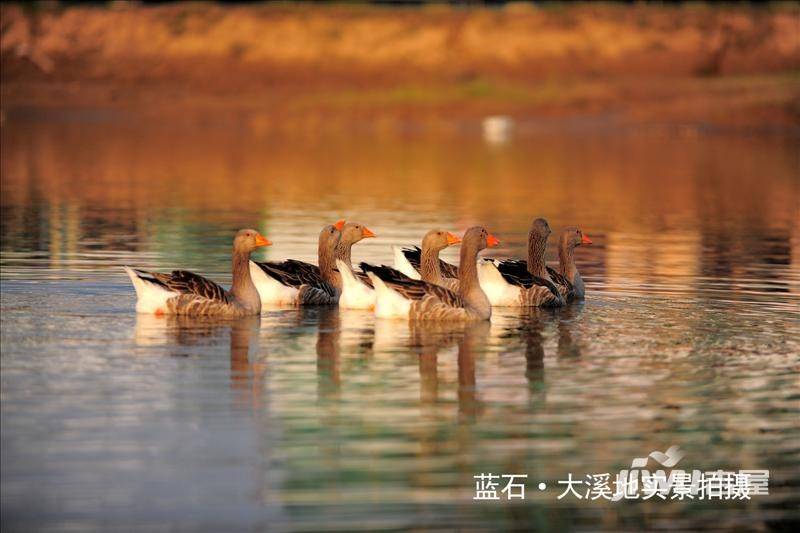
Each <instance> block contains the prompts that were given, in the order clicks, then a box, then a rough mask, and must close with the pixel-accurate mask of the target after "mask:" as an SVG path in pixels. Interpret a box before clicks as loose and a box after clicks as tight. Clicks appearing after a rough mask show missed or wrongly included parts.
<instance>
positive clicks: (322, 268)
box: [250, 220, 344, 306]
mask: <svg viewBox="0 0 800 533" xmlns="http://www.w3.org/2000/svg"><path fill="white" fill-rule="evenodd" d="M342 225H344V221H343V220H341V221H339V222H337V223H336V224H333V225H328V226H325V227H324V228H322V231H320V234H319V240H318V250H317V256H318V260H319V266H317V265H312V264H311V263H306V262H304V261H297V260H295V259H288V260H286V261H280V262H276V261H268V262H265V263H257V262H254V261H251V262H250V275H251V276H252V278H253V283H254V284H255V286H256V289H258V294H259V296H260V298H261V303H262V305H266V306H295V305H330V304H335V303H336V302H337V301H338V300H339V293H340V290H341V283H340V282H339V277H338V273H337V272H335V270H334V264H333V261H334V257H335V250H336V246H337V245H338V244H339V240H340V239H341V236H342V233H341V226H342Z"/></svg>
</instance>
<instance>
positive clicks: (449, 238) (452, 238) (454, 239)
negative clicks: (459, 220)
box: [447, 231, 461, 246]
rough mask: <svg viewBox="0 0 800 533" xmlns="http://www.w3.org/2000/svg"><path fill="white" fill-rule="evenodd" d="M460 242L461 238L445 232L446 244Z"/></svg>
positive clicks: (450, 244)
mask: <svg viewBox="0 0 800 533" xmlns="http://www.w3.org/2000/svg"><path fill="white" fill-rule="evenodd" d="M460 242H461V239H460V238H458V237H456V236H455V235H453V234H452V233H450V232H449V231H448V232H447V246H452V245H454V244H458V243H460Z"/></svg>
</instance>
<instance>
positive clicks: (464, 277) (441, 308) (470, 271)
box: [361, 226, 498, 322]
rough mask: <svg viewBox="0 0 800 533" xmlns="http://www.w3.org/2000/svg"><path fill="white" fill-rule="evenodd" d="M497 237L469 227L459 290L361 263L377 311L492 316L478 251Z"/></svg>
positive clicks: (453, 317) (441, 317) (418, 316)
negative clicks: (480, 276) (479, 272)
mask: <svg viewBox="0 0 800 533" xmlns="http://www.w3.org/2000/svg"><path fill="white" fill-rule="evenodd" d="M497 242H498V241H497V239H495V238H494V237H493V236H492V235H489V233H488V232H487V231H486V230H485V229H484V228H481V227H478V226H476V227H473V228H470V229H469V230H468V231H467V233H466V234H465V236H464V240H463V243H464V244H463V246H462V248H461V263H460V264H461V268H460V269H459V274H460V285H459V291H458V292H454V291H451V290H449V289H447V288H445V287H442V286H441V285H437V284H435V283H430V282H427V281H424V280H415V279H411V278H409V277H408V276H406V275H404V274H402V273H401V272H399V271H398V270H395V269H392V268H389V267H385V266H380V267H376V266H372V265H368V264H366V263H361V268H362V270H364V272H366V273H367V275H368V276H369V278H370V279H371V280H372V283H373V285H374V287H375V293H376V302H375V315H376V316H378V317H380V318H403V319H406V320H431V321H462V322H465V321H476V320H489V319H490V318H491V316H492V308H491V305H490V303H489V300H488V299H487V298H486V295H485V294H484V292H483V290H481V287H480V285H479V284H478V278H477V272H476V269H477V265H476V260H477V255H478V252H480V251H481V250H482V249H484V248H486V247H487V246H494V245H496V244H497Z"/></svg>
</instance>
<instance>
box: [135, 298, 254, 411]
mask: <svg viewBox="0 0 800 533" xmlns="http://www.w3.org/2000/svg"><path fill="white" fill-rule="evenodd" d="M260 327H261V318H260V317H259V316H247V317H242V318H237V319H220V318H214V317H190V316H184V315H168V316H154V315H148V314H137V315H136V326H135V330H134V340H135V343H136V345H137V346H142V347H149V348H150V347H154V346H164V347H165V348H166V354H167V355H169V356H172V357H190V356H193V355H197V356H200V355H204V354H207V353H208V351H209V348H213V347H217V348H218V347H220V346H226V347H227V348H226V349H224V351H226V352H228V353H229V355H230V383H231V389H233V390H235V391H238V392H239V401H240V402H241V403H242V404H245V405H248V406H252V407H253V408H257V407H259V406H260V405H261V398H262V396H263V394H262V393H263V386H264V385H263V381H264V380H263V377H264V374H265V373H266V371H267V365H266V362H265V360H264V359H263V358H262V357H261V356H260V355H259V353H258V352H259V350H258V336H259V331H260ZM226 341H227V342H226Z"/></svg>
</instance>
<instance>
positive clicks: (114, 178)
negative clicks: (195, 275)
mask: <svg viewBox="0 0 800 533" xmlns="http://www.w3.org/2000/svg"><path fill="white" fill-rule="evenodd" d="M2 128H3V130H2V154H3V156H2V198H1V199H0V202H1V203H2V225H1V227H0V236H1V237H2V244H0V246H1V248H2V256H1V257H0V263H1V264H2V309H1V310H2V313H1V314H0V324H1V325H2V358H0V364H1V365H2V378H1V379H2V425H3V431H2V509H3V521H4V526H5V525H6V524H10V526H9V527H12V528H15V529H41V528H45V527H48V528H57V529H58V528H60V529H66V528H69V527H72V528H78V529H81V530H93V529H94V530H97V529H103V530H105V529H109V526H114V527H118V526H119V525H121V524H125V527H131V526H139V527H141V528H144V527H151V528H164V527H173V528H184V529H193V528H197V527H199V526H200V525H206V526H207V525H208V524H215V525H216V526H218V528H219V529H224V530H241V529H264V528H266V527H291V528H294V529H308V530H319V529H322V528H328V527H336V528H339V529H357V528H361V529H363V528H368V529H375V528H434V527H453V526H461V527H465V528H468V527H472V528H489V527H496V528H503V529H510V528H522V527H530V526H532V525H533V526H534V527H535V526H538V527H541V528H578V529H586V528H591V529H597V528H598V524H600V526H599V527H602V528H605V529H638V528H658V527H666V526H667V525H671V526H673V527H682V528H684V529H702V528H718V527H726V526H731V525H733V524H736V525H737V526H740V527H741V526H742V524H744V527H749V528H762V527H764V526H772V525H775V524H776V523H778V522H781V521H788V520H790V519H797V518H800V517H799V516H798V514H797V508H796V505H794V504H793V503H792V502H794V501H796V500H797V498H798V491H797V487H798V485H800V455H799V454H798V451H797V446H796V443H797V441H798V438H800V429H798V424H797V411H798V405H797V398H798V397H800V386H799V385H798V371H799V370H800V360H798V353H800V340H799V339H800V337H799V336H798V334H800V312H798V309H800V306H799V305H798V301H800V298H799V296H800V202H799V201H798V198H800V180H799V179H798V176H800V172H798V170H800V164H799V160H798V157H799V156H798V150H797V143H796V139H783V138H769V139H762V138H741V137H736V138H729V137H693V138H691V139H682V138H665V137H663V136H651V135H630V134H625V135H622V134H615V133H613V132H610V134H609V135H606V136H602V137H600V136H591V135H588V136H583V137H573V138H564V137H562V138H552V137H547V136H543V135H541V136H535V137H526V136H525V134H524V124H522V125H521V131H520V135H518V136H517V137H515V139H514V140H513V141H512V142H509V143H507V144H504V145H502V146H488V145H485V144H482V141H481V139H480V137H479V135H474V136H473V135H471V134H470V133H469V132H465V133H463V134H454V135H452V136H449V137H444V138H423V137H419V136H417V135H416V134H415V133H414V131H413V128H410V129H409V132H408V134H407V135H406V136H404V137H402V138H392V137H377V138H366V137H364V138H361V137H359V135H358V134H357V133H356V134H354V135H353V136H352V137H347V138H344V137H336V138H296V137H294V138H293V137H272V136H265V135H262V134H259V133H258V132H255V133H253V132H251V131H249V130H247V129H246V128H228V129H225V128H217V127H213V126H209V127H208V128H205V129H196V128H195V129H191V128H186V127H181V126H179V125H153V124H145V123H119V122H115V121H114V120H112V119H109V118H103V117H102V116H101V117H100V118H97V117H94V120H92V121H88V120H79V119H75V117H72V118H70V119H68V120H67V119H65V120H63V121H61V122H49V123H43V122H36V121H34V120H22V119H20V118H19V117H16V116H14V115H12V116H10V117H9V118H8V120H6V122H5V123H4V124H3V126H2ZM534 215H541V216H546V217H547V218H548V219H549V220H550V224H551V226H553V227H554V228H556V229H557V228H560V227H561V226H563V225H566V224H573V223H577V224H579V225H580V226H581V227H582V228H583V229H584V231H585V232H586V233H587V234H589V235H590V236H591V237H592V239H593V241H594V242H595V243H596V245H593V246H591V247H582V248H580V249H579V250H578V251H577V253H576V260H577V262H578V265H579V268H580V269H581V272H582V273H584V278H585V279H586V281H587V294H588V298H587V301H586V302H585V303H578V304H573V305H571V306H568V307H565V308H563V309H558V310H526V311H519V310H510V309H506V310H502V309H500V310H496V311H495V316H493V319H492V323H491V324H477V325H469V326H464V325H460V326H454V325H449V326H444V325H430V324H418V325H408V324H405V323H403V322H398V321H387V320H376V319H374V318H373V316H372V315H371V314H370V313H367V312H362V311H345V310H342V311H340V310H338V309H335V308H333V309H330V308H320V309H285V310H280V309H269V310H266V311H265V312H264V314H263V315H262V316H261V317H260V318H249V319H241V320H234V321H218V320H209V319H187V318H185V317H184V318H169V317H161V318H158V317H149V316H136V315H135V314H134V312H133V308H134V294H133V290H132V289H131V287H130V286H129V282H128V280H127V277H126V276H125V275H124V273H123V272H122V271H121V269H120V268H119V266H120V265H122V264H133V265H137V266H141V267H145V268H155V269H169V268H172V267H178V266H180V267H184V268H190V269H195V270H197V271H200V272H203V273H207V274H209V275H211V276H212V277H214V278H215V279H217V280H219V281H221V282H226V281H229V279H230V273H229V263H230V257H229V250H230V239H231V235H232V233H233V231H234V230H235V229H238V228H239V227H259V228H260V229H261V230H263V231H264V232H265V234H266V235H268V236H269V237H270V239H271V240H273V241H274V242H275V246H273V247H271V248H270V249H269V250H267V252H266V253H267V254H268V257H272V258H279V257H295V258H298V259H304V260H315V257H314V255H315V251H316V244H315V241H316V235H317V233H318V230H319V227H320V226H321V225H322V224H324V223H329V222H331V221H333V220H336V219H338V218H340V217H341V216H347V217H348V218H351V219H356V220H359V221H362V222H364V223H367V224H369V226H370V228H371V229H373V230H374V231H375V232H376V233H377V234H378V235H379V238H378V239H370V240H369V242H363V243H359V244H358V245H357V247H356V248H355V249H354V259H356V260H362V259H363V260H369V261H374V262H387V263H388V262H391V258H392V256H391V249H390V245H391V244H408V243H413V242H416V241H418V240H419V238H420V236H421V235H422V234H423V233H424V232H425V231H427V230H428V229H430V228H431V227H434V226H438V227H442V228H444V229H448V230H451V231H457V230H463V229H464V228H466V227H467V226H469V225H471V224H473V223H476V222H480V223H482V224H485V225H486V226H487V227H489V228H491V229H492V232H493V233H496V234H497V235H498V236H499V237H500V238H501V240H502V241H503V248H502V249H500V250H499V251H498V252H497V253H498V254H500V255H522V254H524V249H525V236H526V233H527V227H528V224H529V222H530V218H531V217H532V216H534ZM551 244H553V243H551ZM553 252H554V250H550V257H551V258H555V254H554V253H553ZM456 254H457V250H448V251H447V254H445V255H446V258H447V259H448V260H451V261H454V260H455V258H456ZM673 444H677V445H680V446H681V448H683V449H684V450H686V452H687V457H686V458H685V459H684V461H685V462H686V463H687V468H700V469H705V470H715V469H718V468H723V469H740V468H741V469H746V468H752V469H764V468H768V469H770V470H771V476H772V477H771V482H770V492H771V494H770V496H769V497H766V498H760V499H754V500H752V501H749V502H736V503H734V502H726V503H724V504H721V503H719V502H697V501H695V502H688V503H687V502H678V501H667V502H661V501H658V502H656V501H647V502H635V503H628V504H625V505H617V504H610V503H601V502H591V503H589V502H576V501H574V500H573V501H566V500H557V498H556V497H557V495H558V494H559V493H560V491H556V488H557V483H556V482H557V480H559V479H561V480H563V479H565V478H566V474H567V473H569V472H572V473H573V474H575V475H576V476H577V475H579V474H583V473H596V472H614V471H618V470H619V469H620V468H623V467H625V466H626V465H629V464H630V461H631V459H632V458H633V457H639V456H643V455H644V454H646V453H648V452H650V451H652V450H655V449H660V450H664V449H666V448H667V447H668V446H670V445H673ZM481 472H494V473H527V474H528V475H529V480H530V481H529V483H528V487H527V488H528V490H527V498H526V502H525V504H524V505H520V504H514V505H512V504H506V502H501V504H500V505H497V504H492V503H486V502H483V503H481V502H473V500H472V497H473V495H474V479H473V477H472V476H474V475H475V474H478V473H481ZM539 481H544V482H547V484H548V486H549V487H551V488H549V489H548V490H545V491H541V492H540V491H538V490H536V488H535V487H536V484H537V483H538V482H539Z"/></svg>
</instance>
